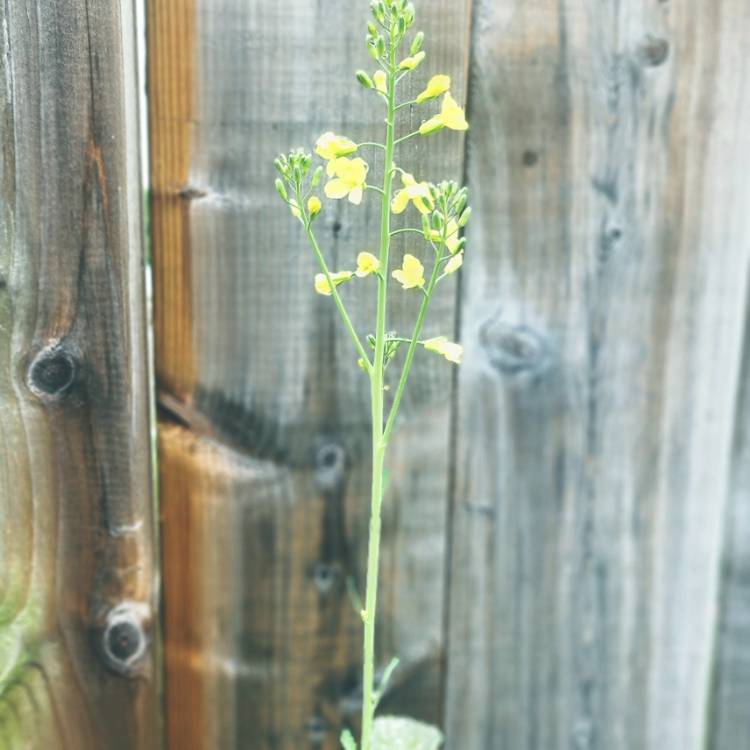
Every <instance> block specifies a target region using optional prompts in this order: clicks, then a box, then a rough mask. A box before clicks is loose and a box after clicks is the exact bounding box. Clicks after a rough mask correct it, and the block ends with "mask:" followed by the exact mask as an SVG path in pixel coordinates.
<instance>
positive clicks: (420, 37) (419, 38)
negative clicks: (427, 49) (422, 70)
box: [409, 31, 424, 57]
mask: <svg viewBox="0 0 750 750" xmlns="http://www.w3.org/2000/svg"><path fill="white" fill-rule="evenodd" d="M422 44H424V31H420V32H419V33H418V34H417V35H416V36H415V37H414V41H413V42H412V43H411V49H410V50H409V54H410V55H411V56H412V57H413V56H414V55H416V54H417V52H419V51H420V50H421V49H422Z"/></svg>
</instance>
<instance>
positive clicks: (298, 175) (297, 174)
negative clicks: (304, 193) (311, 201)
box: [292, 162, 302, 182]
mask: <svg viewBox="0 0 750 750" xmlns="http://www.w3.org/2000/svg"><path fill="white" fill-rule="evenodd" d="M292 174H293V175H294V181H295V182H301V181H302V167H301V166H300V165H299V162H297V164H295V165H294V169H293V170H292Z"/></svg>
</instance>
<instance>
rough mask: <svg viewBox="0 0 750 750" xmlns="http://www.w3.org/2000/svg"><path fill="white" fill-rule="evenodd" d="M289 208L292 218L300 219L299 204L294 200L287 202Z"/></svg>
mask: <svg viewBox="0 0 750 750" xmlns="http://www.w3.org/2000/svg"><path fill="white" fill-rule="evenodd" d="M289 208H290V209H291V211H292V216H294V218H295V219H301V218H302V211H300V209H299V204H298V203H297V201H296V200H294V198H292V199H291V200H290V201H289Z"/></svg>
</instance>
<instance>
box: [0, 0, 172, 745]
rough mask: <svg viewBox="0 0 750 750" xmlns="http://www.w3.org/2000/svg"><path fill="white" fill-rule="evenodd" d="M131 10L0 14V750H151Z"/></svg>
mask: <svg viewBox="0 0 750 750" xmlns="http://www.w3.org/2000/svg"><path fill="white" fill-rule="evenodd" d="M136 72H137V65H136V60H135V34H134V9H133V4H132V3H131V2H130V1H129V0H122V2H100V3H91V2H86V1H85V0H61V1H60V2H54V3H50V2H43V1H42V0H19V1H18V2H16V1H15V0H13V2H5V3H0V113H1V114H0V116H1V117H2V123H1V124H0V569H1V570H2V575H0V746H2V747H8V748H14V749H15V748H21V747H28V748H31V747H33V748H50V750H52V749H53V748H54V749H55V750H57V749H60V750H62V749H63V748H67V749H68V750H102V749H103V748H107V750H126V749H128V750H135V749H136V748H138V750H148V749H149V748H158V747H159V746H160V735H159V726H160V716H159V700H158V685H159V679H158V678H159V671H158V662H157V659H156V655H155V649H154V642H155V641H156V639H157V634H158V628H157V625H156V623H157V622H158V620H157V619H156V618H155V612H154V605H155V586H154V583H155V566H154V562H155V561H154V557H155V555H154V523H153V514H152V509H153V498H152V492H151V487H152V481H151V451H150V434H149V420H148V385H147V382H148V380H147V364H146V346H145V330H146V328H145V315H144V309H145V306H144V293H143V289H144V285H143V280H144V274H143V245H142V232H141V205H142V194H141V181H140V175H139V161H138V153H139V138H138V122H137V111H138V106H137V92H136V83H135V78H136Z"/></svg>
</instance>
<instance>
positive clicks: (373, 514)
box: [360, 35, 396, 750]
mask: <svg viewBox="0 0 750 750" xmlns="http://www.w3.org/2000/svg"><path fill="white" fill-rule="evenodd" d="M395 68H396V49H395V44H394V42H393V35H391V44H390V51H389V71H388V114H387V117H386V138H385V164H384V170H385V173H384V176H383V205H382V211H381V218H380V277H379V279H378V310H377V319H376V323H375V361H374V362H373V368H372V373H371V377H370V384H371V394H372V497H371V503H370V539H369V543H368V550H367V590H366V592H365V611H364V612H363V613H362V618H363V620H364V630H365V634H364V668H363V699H362V738H361V742H360V750H370V749H371V746H372V724H373V720H374V716H375V706H376V704H377V695H376V693H375V613H376V610H377V601H378V567H379V558H380V508H381V505H382V502H383V469H384V462H385V450H386V444H385V441H384V440H383V427H384V425H383V387H384V385H385V383H384V381H383V370H384V362H383V358H384V357H383V355H384V352H385V326H386V303H387V287H388V282H387V279H388V254H389V251H390V242H391V225H390V221H391V192H392V187H393V149H394V141H395V138H394V125H395V123H394V119H395V112H396V107H395V99H396V93H395V92H396V76H395Z"/></svg>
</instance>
